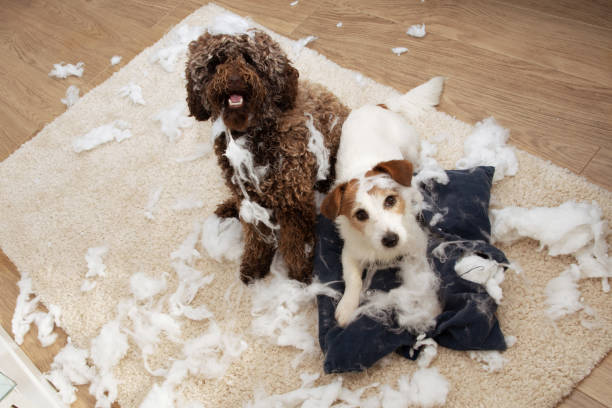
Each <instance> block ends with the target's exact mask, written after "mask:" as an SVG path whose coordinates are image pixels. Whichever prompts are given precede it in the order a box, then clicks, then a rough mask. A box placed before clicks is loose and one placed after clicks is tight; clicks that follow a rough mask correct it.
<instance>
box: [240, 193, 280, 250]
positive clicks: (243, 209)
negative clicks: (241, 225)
mask: <svg viewBox="0 0 612 408" xmlns="http://www.w3.org/2000/svg"><path fill="white" fill-rule="evenodd" d="M239 216H240V219H241V220H242V221H244V222H248V223H249V224H253V225H254V226H255V228H257V224H258V223H260V222H261V223H262V224H263V225H265V226H266V227H268V228H269V229H270V231H271V235H270V236H266V235H265V234H263V233H262V232H261V231H260V234H261V235H262V238H264V239H265V241H266V242H268V243H271V242H275V241H276V235H275V232H277V231H278V230H279V229H280V226H279V225H278V224H275V223H274V222H273V221H272V210H269V209H267V208H264V207H262V206H261V205H259V204H257V203H256V202H254V201H251V200H247V199H244V200H242V201H241V202H240V212H239Z"/></svg>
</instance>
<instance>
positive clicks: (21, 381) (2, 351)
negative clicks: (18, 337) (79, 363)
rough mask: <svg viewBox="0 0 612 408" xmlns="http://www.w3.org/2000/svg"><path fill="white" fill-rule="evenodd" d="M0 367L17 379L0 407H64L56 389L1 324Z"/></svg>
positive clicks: (6, 373)
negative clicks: (15, 384)
mask: <svg viewBox="0 0 612 408" xmlns="http://www.w3.org/2000/svg"><path fill="white" fill-rule="evenodd" d="M0 371H2V373H4V375H6V376H7V377H9V378H11V379H12V380H13V381H15V382H16V383H17V386H16V387H15V388H14V389H13V391H11V393H10V394H9V395H8V396H7V397H6V398H5V399H3V400H2V402H1V403H0V407H2V408H4V406H5V404H6V407H10V406H11V405H15V406H18V407H19V408H38V407H45V408H64V407H65V405H63V404H62V403H61V402H60V400H59V399H58V397H57V394H56V392H55V391H54V390H53V388H51V386H50V385H49V383H47V381H46V380H44V378H43V376H42V374H41V373H40V371H39V370H38V368H36V366H35V365H34V364H33V363H32V361H30V360H29V359H28V358H27V357H26V355H25V353H24V352H23V351H21V349H20V348H19V347H18V346H17V344H16V343H15V342H14V341H13V340H11V337H10V336H9V335H8V333H7V332H6V331H4V329H3V328H2V327H0Z"/></svg>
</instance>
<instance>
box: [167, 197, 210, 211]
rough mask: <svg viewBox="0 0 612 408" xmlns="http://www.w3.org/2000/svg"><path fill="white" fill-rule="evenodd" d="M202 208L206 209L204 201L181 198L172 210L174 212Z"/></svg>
mask: <svg viewBox="0 0 612 408" xmlns="http://www.w3.org/2000/svg"><path fill="white" fill-rule="evenodd" d="M202 207H204V201H202V200H198V199H196V198H193V197H187V198H179V199H178V200H176V202H175V203H174V205H172V209H173V210H174V211H185V210H193V209H194V208H202Z"/></svg>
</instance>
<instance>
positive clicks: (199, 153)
mask: <svg viewBox="0 0 612 408" xmlns="http://www.w3.org/2000/svg"><path fill="white" fill-rule="evenodd" d="M211 151H212V147H211V145H210V144H208V143H196V145H195V146H194V149H193V153H192V154H190V155H188V156H185V157H181V158H178V159H175V161H176V162H177V163H185V162H190V161H194V160H198V159H200V158H202V157H204V156H206V155H207V154H208V153H210V152H211Z"/></svg>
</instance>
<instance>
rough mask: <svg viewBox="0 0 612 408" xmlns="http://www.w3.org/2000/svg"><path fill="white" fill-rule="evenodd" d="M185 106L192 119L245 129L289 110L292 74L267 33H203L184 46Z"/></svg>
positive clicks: (294, 85) (294, 78)
mask: <svg viewBox="0 0 612 408" xmlns="http://www.w3.org/2000/svg"><path fill="white" fill-rule="evenodd" d="M185 74H186V78H187V104H188V105H189V110H190V111H191V115H192V116H194V117H195V118H196V119H197V120H208V119H209V118H210V117H211V116H212V117H213V118H214V119H216V118H217V117H219V116H220V115H223V121H224V123H225V125H226V126H227V127H228V128H229V129H230V130H235V131H245V130H246V129H247V128H249V127H252V126H257V125H258V124H260V123H262V122H263V121H266V120H273V119H274V118H275V117H278V115H279V114H280V113H281V112H282V111H286V110H289V109H291V108H293V106H294V103H295V98H296V96H297V88H298V72H297V70H296V69H295V68H293V67H292V66H291V63H290V62H289V59H288V58H287V56H286V55H285V53H284V52H283V51H282V50H281V49H280V47H279V45H278V44H277V43H276V42H275V41H274V40H272V38H270V36H268V35H267V34H265V33H264V32H262V31H259V30H250V31H249V32H248V33H247V34H239V35H227V34H217V35H211V34H210V33H208V32H207V33H205V34H203V35H202V36H200V38H198V39H197V40H196V41H192V42H191V43H190V44H189V57H188V62H187V68H186V70H185Z"/></svg>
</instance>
